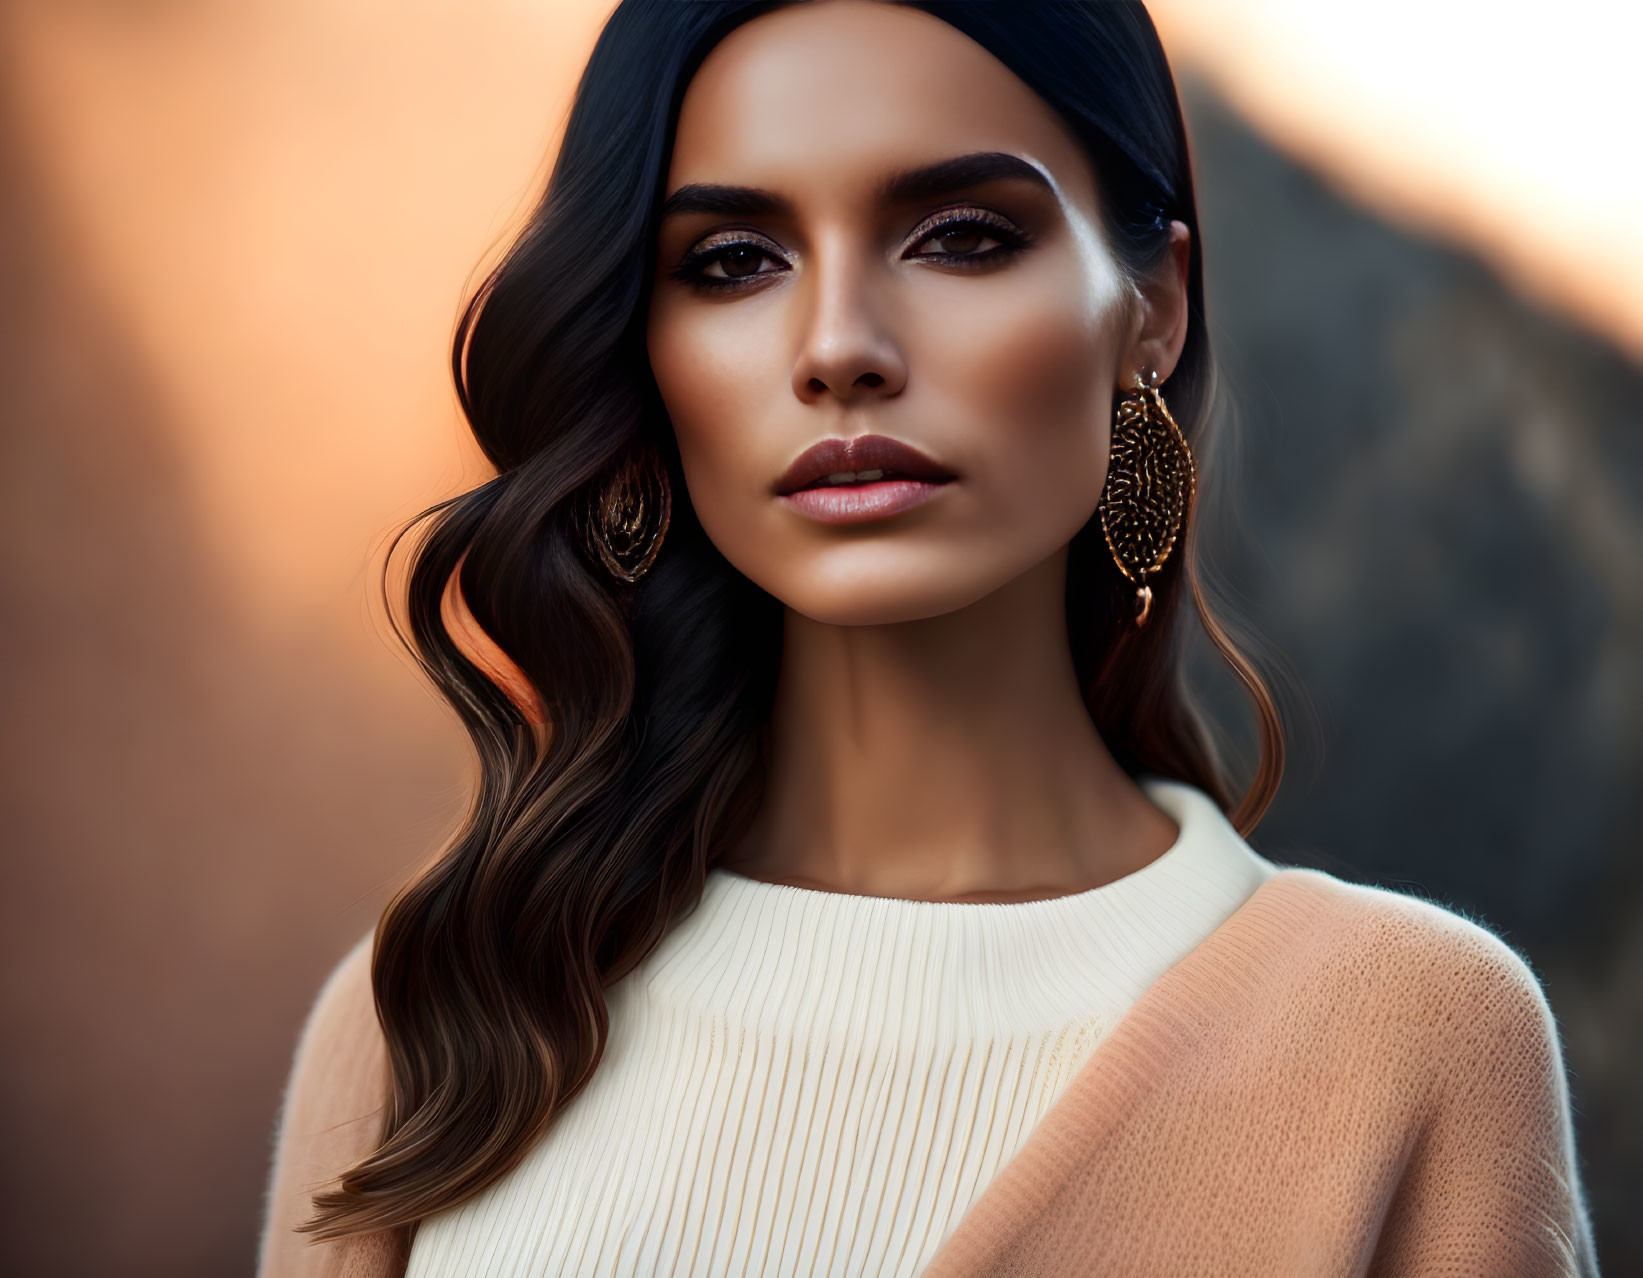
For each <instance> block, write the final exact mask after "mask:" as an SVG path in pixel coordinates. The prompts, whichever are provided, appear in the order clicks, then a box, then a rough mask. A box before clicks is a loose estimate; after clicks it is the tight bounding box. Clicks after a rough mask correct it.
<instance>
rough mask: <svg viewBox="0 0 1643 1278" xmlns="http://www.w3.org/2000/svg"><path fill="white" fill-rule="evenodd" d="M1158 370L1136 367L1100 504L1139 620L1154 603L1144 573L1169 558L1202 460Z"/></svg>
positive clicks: (1110, 545)
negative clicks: (1167, 401)
mask: <svg viewBox="0 0 1643 1278" xmlns="http://www.w3.org/2000/svg"><path fill="white" fill-rule="evenodd" d="M1157 383H1158V372H1157V370H1156V369H1154V370H1152V371H1151V372H1150V374H1149V375H1148V378H1147V379H1145V380H1144V379H1143V378H1142V376H1141V374H1140V373H1136V375H1135V387H1134V389H1133V390H1131V391H1129V392H1127V393H1126V394H1125V395H1124V396H1123V398H1122V399H1121V400H1120V401H1119V404H1118V412H1117V414H1116V417H1115V419H1114V421H1113V428H1112V449H1111V453H1110V456H1109V458H1108V461H1107V483H1106V487H1105V488H1103V489H1102V492H1101V503H1100V505H1099V506H1098V507H1097V508H1096V509H1097V510H1098V511H1099V512H1100V515H1101V531H1102V532H1103V533H1104V534H1105V535H1106V538H1107V549H1108V550H1110V551H1111V552H1112V557H1113V561H1114V562H1115V563H1116V564H1117V565H1118V571H1119V572H1121V573H1123V574H1124V576H1125V578H1126V579H1127V580H1129V581H1130V582H1132V583H1134V585H1135V586H1136V587H1137V589H1136V592H1135V604H1136V608H1135V624H1136V625H1137V626H1144V625H1146V623H1147V615H1148V613H1150V612H1151V611H1152V587H1151V586H1149V585H1148V584H1147V581H1146V579H1147V578H1148V577H1149V576H1151V575H1152V574H1153V573H1155V572H1157V571H1158V570H1159V569H1160V568H1162V567H1163V566H1164V561H1165V560H1166V559H1168V558H1169V554H1170V551H1171V549H1173V548H1174V546H1175V537H1176V534H1177V533H1178V532H1180V530H1181V521H1182V520H1183V519H1185V518H1186V513H1187V510H1188V508H1189V507H1190V506H1191V504H1192V494H1193V490H1194V488H1195V487H1196V485H1197V482H1198V474H1197V467H1196V466H1194V464H1193V460H1192V450H1191V449H1189V448H1188V447H1187V440H1186V436H1185V435H1183V434H1182V433H1181V428H1180V427H1179V426H1177V425H1176V424H1175V418H1173V417H1171V416H1170V411H1169V409H1168V408H1166V407H1165V406H1164V397H1163V396H1162V395H1161V394H1159V392H1158V385H1157Z"/></svg>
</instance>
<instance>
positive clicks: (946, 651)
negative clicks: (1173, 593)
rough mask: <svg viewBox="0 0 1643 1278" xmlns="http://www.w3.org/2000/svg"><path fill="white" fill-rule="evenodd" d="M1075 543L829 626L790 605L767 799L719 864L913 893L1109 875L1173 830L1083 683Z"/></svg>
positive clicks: (1043, 892) (1033, 889) (918, 896)
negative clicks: (907, 614)
mask: <svg viewBox="0 0 1643 1278" xmlns="http://www.w3.org/2000/svg"><path fill="white" fill-rule="evenodd" d="M1065 580H1066V550H1065V548H1063V550H1062V551H1061V552H1060V553H1059V554H1058V555H1056V556H1053V557H1052V558H1050V559H1049V560H1046V561H1045V562H1044V563H1042V564H1040V565H1039V566H1038V567H1036V568H1034V569H1032V570H1031V571H1029V572H1027V573H1025V574H1023V575H1022V576H1020V577H1018V578H1016V579H1015V580H1014V581H1012V582H1011V583H1009V584H1008V585H1007V586H1005V587H1002V588H1001V589H999V590H997V591H995V592H994V593H992V594H990V595H988V596H986V597H985V598H983V599H981V600H978V601H976V602H974V603H971V604H968V605H966V606H964V607H961V608H957V609H954V610H952V611H949V612H945V613H943V614H941V615H938V616H935V617H929V618H923V619H919V620H914V621H896V622H889V623H885V624H879V625H849V626H846V625H829V624H824V623H821V622H817V621H815V620H813V619H811V618H808V617H805V616H802V615H800V614H798V613H796V612H793V611H792V610H791V609H789V610H788V612H787V614H786V618H785V621H784V629H783V647H782V667H781V672H780V675H779V677H778V680H777V687H776V697H775V704H774V706H773V710H772V717H771V723H770V732H769V736H768V758H767V772H766V788H765V791H764V798H763V801H762V804H761V806H760V808H759V811H758V813H757V816H756V818H755V820H754V822H753V825H752V827H751V828H750V829H749V831H748V832H747V834H746V836H745V837H744V838H743V839H742V840H741V841H740V842H739V843H738V844H737V846H736V847H735V848H734V849H732V850H731V852H730V854H729V855H728V856H727V857H726V858H725V859H724V860H723V861H722V862H721V864H723V865H725V866H726V867H727V868H730V869H733V870H735V871H737V872H738V873H740V874H743V875H746V876H748V877H751V878H758V879H764V880H767V881H770V882H778V883H789V884H792V885H794V886H798V887H812V888H820V889H823V890H832V891H840V892H850V893H855V894H858V895H866V896H893V897H904V898H909V899H915V900H995V901H1006V900H1033V899H1039V898H1042V897H1050V896H1061V895H1065V894H1067V893H1070V892H1076V891H1084V890H1087V889H1089V888H1092V887H1099V886H1101V885H1102V884H1104V883H1109V882H1111V881H1113V880H1114V879H1117V878H1121V877H1123V876H1124V875H1126V874H1130V873H1133V872H1134V871H1135V870H1137V869H1139V868H1141V867H1142V866H1143V865H1146V864H1148V863H1149V862H1151V861H1152V860H1154V859H1156V858H1157V857H1158V856H1160V855H1161V854H1162V853H1163V852H1165V851H1166V850H1167V849H1168V848H1169V847H1170V846H1171V845H1172V844H1173V843H1174V842H1175V840H1176V838H1177V837H1178V835H1179V830H1178V828H1177V826H1176V824H1175V822H1174V821H1173V820H1171V819H1170V818H1169V817H1168V816H1167V815H1165V814H1164V813H1162V812H1160V811H1159V810H1158V809H1157V808H1156V807H1154V806H1153V805H1152V803H1151V802H1150V801H1149V800H1148V799H1147V798H1146V796H1145V795H1144V794H1142V793H1141V791H1140V789H1139V787H1137V786H1136V785H1135V783H1134V782H1133V781H1131V780H1130V778H1129V777H1128V776H1127V775H1126V774H1125V773H1124V771H1123V769H1121V768H1120V767H1119V766H1118V765H1117V763H1116V762H1115V761H1114V759H1113V757H1112V755H1111V753H1110V752H1109V751H1108V750H1107V748H1106V746H1105V744H1104V743H1103V742H1102V741H1101V738H1100V735H1099V734H1098V733H1097V732H1096V730H1095V725H1094V724H1093V723H1092V722H1091V721H1090V718H1089V714H1088V712H1087V710H1086V709H1085V707H1084V703H1083V698H1082V696H1081V694H1080V692H1079V688H1078V681H1077V677H1076V675H1075V672H1074V668H1073V661H1072V654H1071V651H1070V650H1069V648H1068V645H1067V633H1066V617H1065V604H1064V600H1065V594H1064V590H1065Z"/></svg>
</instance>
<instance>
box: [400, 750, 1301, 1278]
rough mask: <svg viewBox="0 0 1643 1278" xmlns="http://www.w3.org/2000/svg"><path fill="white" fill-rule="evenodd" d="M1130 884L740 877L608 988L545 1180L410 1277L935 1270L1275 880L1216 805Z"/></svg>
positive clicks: (426, 1253)
mask: <svg viewBox="0 0 1643 1278" xmlns="http://www.w3.org/2000/svg"><path fill="white" fill-rule="evenodd" d="M1141 785H1142V788H1143V790H1144V792H1145V793H1146V794H1147V795H1148V797H1149V798H1150V799H1151V800H1152V801H1153V802H1154V803H1155V804H1156V805H1157V806H1158V807H1159V808H1161V809H1162V810H1164V811H1165V812H1167V813H1168V814H1169V815H1170V816H1171V817H1173V818H1174V819H1175V821H1176V822H1177V823H1178V824H1179V826H1180V828H1181V833H1180V837H1179V838H1178V840H1177V841H1176V843H1175V844H1174V845H1173V846H1172V847H1171V848H1170V849H1169V850H1168V851H1167V852H1165V853H1164V854H1163V855H1162V856H1160V857H1159V858H1157V859H1156V860H1154V861H1153V862H1151V863H1150V864H1148V865H1147V866H1145V867H1144V868H1142V869H1141V870H1139V871H1137V872H1135V873H1133V874H1130V875H1128V876H1126V877H1124V878H1122V879H1119V880H1117V881H1115V882H1113V883H1109V884H1106V885H1104V886H1102V887H1098V888H1094V889H1092V890H1089V891H1086V892H1080V893H1076V894H1073V895H1070V896H1063V897H1057V898H1053V899H1050V900H1042V901H1027V902H1019V903H1009V904H992V903H947V902H926V901H910V900H903V899H899V898H887V897H872V896H856V895H849V894H844V893H836V892H825V891H818V890H811V889H806V888H796V887H788V886H784V885H777V884H771V883H764V882H761V881H758V880H754V879H748V878H744V877H742V876H740V875H736V874H732V873H729V872H727V871H722V870H716V871H714V872H712V873H711V874H710V875H709V879H708V882H707V885H706V888H705V890H704V894H703V897H702V900H701V902H700V904H699V905H698V907H697V909H696V910H695V911H694V912H693V913H692V914H691V915H690V917H689V918H687V919H685V920H684V921H683V922H681V923H680V924H679V925H677V926H676V927H675V928H674V930H673V931H672V932H670V933H669V935H668V936H667V938H666V939H665V940H664V942H663V944H662V946H661V947H660V948H659V949H658V950H657V951H656V952H655V953H654V954H653V955H652V956H651V957H650V958H649V959H648V960H647V961H646V963H645V964H644V965H642V966H641V967H639V968H638V969H636V970H635V971H634V972H632V973H630V974H629V975H628V976H627V977H626V978H625V979H624V980H623V981H622V982H620V983H619V984H618V985H616V986H614V987H613V988H612V989H611V990H610V991H609V992H608V998H609V1006H610V1016H611V1026H610V1038H609V1041H608V1043H607V1046H606V1052H605V1056H604V1059H603V1061H602V1062H601V1063H600V1066H599V1068H598V1070H597V1071H596V1072H595V1074H594V1077H593V1079H592V1080H591V1081H590V1083H589V1085H588V1087H587V1088H586V1089H585V1090H584V1091H583V1092H582V1093H581V1094H580V1095H579V1096H578V1097H577V1099H576V1100H575V1101H574V1102H573V1103H572V1104H571V1105H570V1106H569V1107H568V1108H567V1109H566V1110H565V1111H564V1113H563V1114H561V1115H560V1117H559V1118H558V1119H557V1120H556V1121H555V1123H554V1124H553V1125H552V1126H551V1127H550V1128H549V1130H548V1131H547V1133H546V1134H545V1136H544V1137H543V1138H542V1139H541V1140H540V1141H538V1143H537V1144H536V1145H535V1146H534V1147H533V1149H532V1150H531V1152H530V1154H529V1155H528V1156H527V1157H526V1159H525V1160H524V1161H523V1162H522V1163H521V1164H520V1165H519V1166H517V1167H516V1168H515V1169H514V1170H513V1171H512V1172H510V1173H509V1174H508V1175H507V1176H505V1177H504V1178H503V1179H502V1180H500V1181H498V1182H496V1183H495V1184H493V1185H492V1186H490V1187H489V1188H487V1189H486V1190H485V1191H484V1192H482V1193H481V1194H479V1195H478V1196H476V1197H474V1198H472V1199H470V1200H468V1201H467V1202H465V1203H462V1204H460V1205H458V1206H457V1207H455V1208H452V1209H450V1210H448V1211H445V1212H442V1213H440V1214H438V1215H435V1216H431V1217H429V1218H427V1219H425V1220H423V1221H422V1222H421V1224H420V1226H419V1228H418V1230H417V1233H416V1237H415V1241H414V1244H413V1247H412V1251H411V1256H410V1260H409V1264H408V1268H407V1274H408V1276H409V1278H436V1276H437V1278H461V1276H464V1275H475V1276H477V1275H487V1276H507V1278H512V1276H515V1275H517V1276H523V1275H527V1274H529V1275H539V1274H541V1275H546V1274H578V1275H582V1274H586V1275H623V1274H635V1275H654V1274H664V1273H665V1274H670V1275H678V1276H680V1278H684V1276H687V1275H731V1274H734V1275H742V1274H761V1275H777V1274H830V1275H854V1274H863V1275H883V1276H885V1278H890V1276H892V1275H913V1274H917V1273H919V1272H920V1271H921V1270H922V1269H923V1267H924V1266H925V1265H926V1263H927V1262H928V1261H929V1259H930V1258H931V1256H932V1255H933V1254H934V1253H935V1251H936V1250H937V1248H938V1247H939V1246H940V1245H941V1243H942V1242H943V1240H944V1239H946V1238H947V1237H948V1235H949V1234H950V1233H951V1232H952V1230H953V1229H954V1227H955V1226H956V1225H957V1224H958V1222H959V1221H960V1219H962V1218H963V1216H964V1214H965V1213H966V1212H967V1211H968V1210H969V1208H970V1207H971V1205H972V1204H973V1203H974V1202H975V1201H976V1200H977V1198H978V1197H979V1196H980V1195H981V1194H982V1193H983V1191H985V1190H986V1189H987V1187H988V1185H989V1184H990V1182H992V1180H993V1178H994V1177H995V1175H996V1174H997V1173H998V1172H999V1171H1000V1169H1001V1168H1003V1167H1004V1165H1005V1164H1006V1163H1008V1162H1009V1161H1010V1159H1011V1158H1012V1157H1013V1156H1014V1155H1015V1154H1016V1153H1017V1152H1018V1151H1019V1150H1020V1149H1021V1147H1022V1145H1023V1144H1024V1143H1025V1141H1026V1140H1027V1138H1028V1137H1029V1136H1030V1135H1031V1134H1032V1132H1033V1130H1034V1128H1035V1127H1036V1126H1037V1124H1038V1123H1039V1121H1040V1119H1042V1118H1043V1116H1044V1114H1045V1113H1046V1112H1047V1111H1048V1110H1049V1109H1050V1107H1051V1106H1052V1105H1053V1104H1054V1103H1055V1102H1056V1101H1057V1099H1058V1098H1059V1097H1060V1096H1061V1094H1062V1090H1063V1088H1064V1087H1065V1086H1066V1084H1067V1083H1068V1082H1069V1080H1071V1078H1072V1077H1073V1075H1074V1074H1075V1072H1076V1071H1077V1070H1078V1068H1079V1067H1080V1066H1081V1065H1082V1064H1083V1063H1084V1062H1085V1060H1086V1059H1087V1057H1088V1056H1089V1054H1090V1053H1091V1052H1092V1051H1093V1050H1094V1049H1095V1047H1096V1046H1097V1045H1098V1044H1099V1043H1100V1042H1101V1041H1102V1039H1103V1038H1104V1037H1105V1036H1106V1034H1107V1032H1108V1031H1109V1030H1110V1029H1111V1028H1112V1027H1113V1026H1114V1025H1115V1024H1116V1023H1117V1021H1118V1020H1119V1018H1120V1017H1121V1016H1123V1014H1124V1013H1125V1012H1126V1011H1127V1010H1128V1009H1129V1008H1130V1007H1131V1005H1132V1004H1133V1003H1134V1002H1135V1001H1136V999H1138V998H1139V997H1140V996H1141V994H1142V993H1143V992H1145V991H1146V989H1147V988H1148V987H1149V986H1150V985H1151V984H1152V983H1153V982H1154V981H1156V980H1157V979H1158V977H1159V976H1160V975H1161V974H1162V973H1164V972H1165V971H1166V970H1167V969H1168V968H1169V967H1171V966H1172V965H1173V964H1175V963H1176V962H1177V961H1179V960H1180V959H1181V958H1182V957H1183V956H1184V955H1185V954H1187V953H1188V952H1189V951H1191V950H1192V949H1194V948H1195V947H1196V946H1197V945H1198V944H1199V943H1200V942H1202V941H1203V940H1204V938H1205V937H1206V936H1208V935H1209V934H1210V933H1211V932H1213V931H1214V930H1215V929H1216V928H1218V927H1219V926H1220V925H1221V924H1222V923H1223V922H1224V921H1225V920H1226V919H1227V918H1228V917H1229V916H1230V915H1231V914H1232V913H1233V912H1234V911H1235V910H1236V909H1237V908H1238V907H1239V906H1240V905H1242V904H1243V903H1244V902H1245V901H1246V900H1248V899H1249V897H1250V896H1251V895H1252V894H1253V893H1254V891H1255V890H1256V888H1258V887H1259V886H1260V885H1261V884H1262V883H1263V882H1264V881H1265V880H1266V879H1267V878H1268V877H1270V876H1271V875H1273V874H1274V873H1276V872H1277V870H1278V868H1279V867H1277V866H1275V865H1273V864H1272V863H1270V862H1268V861H1266V860H1265V859H1264V858H1262V857H1260V856H1259V855H1258V854H1256V853H1255V852H1254V850H1253V849H1251V848H1250V847H1249V845H1248V844H1247V843H1245V842H1244V840H1243V839H1241V838H1240V837H1239V836H1238V834H1237V831H1236V830H1234V829H1233V827H1232V826H1231V825H1230V824H1229V823H1228V822H1227V820H1226V819H1225V817H1223V816H1222V814H1221V812H1220V810H1219V809H1218V808H1217V807H1216V806H1215V805H1214V803H1213V802H1212V801H1211V800H1210V799H1209V798H1208V796H1207V795H1205V794H1203V793H1202V792H1201V791H1199V790H1197V789H1195V788H1193V787H1191V786H1188V785H1184V784H1181V783H1179V782H1174V781H1166V780H1163V779H1160V778H1155V777H1143V778H1142V779H1141Z"/></svg>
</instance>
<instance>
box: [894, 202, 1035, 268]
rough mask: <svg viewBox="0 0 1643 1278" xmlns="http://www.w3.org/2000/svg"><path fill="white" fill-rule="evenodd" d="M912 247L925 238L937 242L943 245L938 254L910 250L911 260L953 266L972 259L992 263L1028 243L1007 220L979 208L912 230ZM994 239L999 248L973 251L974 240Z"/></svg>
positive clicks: (925, 240) (924, 240)
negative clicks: (979, 251)
mask: <svg viewBox="0 0 1643 1278" xmlns="http://www.w3.org/2000/svg"><path fill="white" fill-rule="evenodd" d="M914 235H915V236H916V237H917V238H916V239H915V240H914V246H915V247H916V246H917V245H919V244H924V243H926V242H928V241H940V242H941V243H942V244H944V245H945V246H946V247H945V249H944V250H943V251H942V252H939V253H912V254H909V258H910V259H911V260H914V261H918V260H930V261H937V262H946V263H949V264H953V265H958V264H967V263H974V262H993V261H997V260H998V259H999V258H1003V257H1008V256H1010V255H1011V254H1012V253H1016V252H1018V251H1020V250H1021V249H1023V248H1025V247H1026V246H1027V243H1028V240H1027V236H1026V235H1025V234H1023V233H1022V232H1021V231H1018V230H1017V229H1016V228H1015V227H1014V226H1013V225H1012V224H1011V223H1010V222H1009V221H1007V220H1006V219H1004V218H1002V217H999V216H998V215H997V214H995V213H988V212H986V211H985V210H982V209H974V210H967V211H965V212H963V213H960V214H958V215H957V216H946V217H941V218H939V219H938V220H932V221H931V222H929V223H927V224H926V225H924V226H921V227H919V228H918V230H917V231H915V232H914ZM978 240H979V241H986V240H997V241H998V247H997V248H991V249H988V250H987V251H986V252H982V253H977V252H974V251H973V250H974V248H975V245H976V242H977V241H978Z"/></svg>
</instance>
